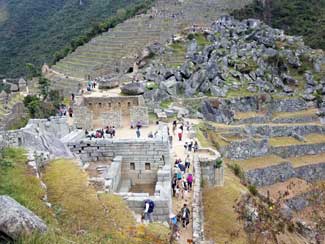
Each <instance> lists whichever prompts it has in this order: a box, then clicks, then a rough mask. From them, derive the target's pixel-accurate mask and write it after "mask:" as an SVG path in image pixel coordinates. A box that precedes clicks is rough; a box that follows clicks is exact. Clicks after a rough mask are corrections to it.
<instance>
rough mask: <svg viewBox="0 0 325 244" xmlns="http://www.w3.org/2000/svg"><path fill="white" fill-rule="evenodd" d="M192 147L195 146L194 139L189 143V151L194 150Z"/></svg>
mask: <svg viewBox="0 0 325 244" xmlns="http://www.w3.org/2000/svg"><path fill="white" fill-rule="evenodd" d="M192 147H193V141H191V142H190V143H189V144H188V147H187V148H188V151H189V152H192Z"/></svg>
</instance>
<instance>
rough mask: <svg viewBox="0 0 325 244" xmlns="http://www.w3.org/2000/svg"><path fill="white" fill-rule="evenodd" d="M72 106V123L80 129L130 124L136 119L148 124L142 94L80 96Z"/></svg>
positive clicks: (144, 124)
mask: <svg viewBox="0 0 325 244" xmlns="http://www.w3.org/2000/svg"><path fill="white" fill-rule="evenodd" d="M77 99H79V100H81V101H80V103H79V104H78V105H77V106H74V123H75V126H76V127H77V128H80V129H95V128H104V127H106V126H108V125H109V126H115V127H116V128H121V127H123V126H125V124H123V121H125V122H126V123H127V126H130V124H131V123H133V124H136V123H137V122H138V121H140V122H141V124H142V125H143V126H147V125H149V115H148V108H147V107H146V106H145V103H144V100H143V97H142V96H118V97H82V98H77Z"/></svg>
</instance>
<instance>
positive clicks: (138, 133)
mask: <svg viewBox="0 0 325 244" xmlns="http://www.w3.org/2000/svg"><path fill="white" fill-rule="evenodd" d="M135 133H136V134H137V138H140V129H139V128H137V130H136V132H135Z"/></svg>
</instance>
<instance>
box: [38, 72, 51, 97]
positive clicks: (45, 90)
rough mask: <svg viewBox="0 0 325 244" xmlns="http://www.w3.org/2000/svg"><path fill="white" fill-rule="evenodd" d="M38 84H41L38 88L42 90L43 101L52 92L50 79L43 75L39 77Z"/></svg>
mask: <svg viewBox="0 0 325 244" xmlns="http://www.w3.org/2000/svg"><path fill="white" fill-rule="evenodd" d="M38 86H39V87H38V88H39V90H40V93H41V95H42V97H43V101H45V100H46V98H47V96H48V95H49V92H50V80H48V79H46V78H45V77H43V76H41V77H39V79H38Z"/></svg>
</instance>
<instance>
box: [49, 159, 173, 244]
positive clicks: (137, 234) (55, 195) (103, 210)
mask: <svg viewBox="0 0 325 244" xmlns="http://www.w3.org/2000/svg"><path fill="white" fill-rule="evenodd" d="M44 180H45V183H46V185H47V187H48V198H49V201H50V202H51V203H52V204H53V208H54V209H55V212H56V217H57V219H58V221H59V223H60V226H61V227H62V229H64V230H66V231H67V232H68V234H69V235H70V239H72V240H73V241H77V242H78V243H143V242H145V243H165V240H166V236H167V230H166V229H165V228H163V227H162V226H160V228H158V229H157V228H156V229H155V230H156V232H153V231H151V229H152V228H151V227H150V226H149V227H148V228H146V227H143V226H142V227H141V226H138V227H136V225H135V220H134V218H133V214H132V213H131V211H130V210H129V209H128V207H127V206H126V204H125V202H124V201H123V200H122V198H120V197H118V196H114V195H109V194H102V195H97V194H96V191H95V190H94V189H93V188H92V187H89V186H88V184H87V182H88V181H87V174H86V173H85V172H83V171H82V170H81V169H80V168H79V166H77V165H76V164H75V163H74V162H73V161H67V160H57V161H54V162H52V163H51V165H50V166H49V167H48V168H47V169H46V172H45V176H44ZM81 230H83V231H84V232H85V234H83V235H80V236H77V235H75V234H76V233H78V232H79V231H81ZM149 230H150V231H149ZM142 235H143V236H142Z"/></svg>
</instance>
